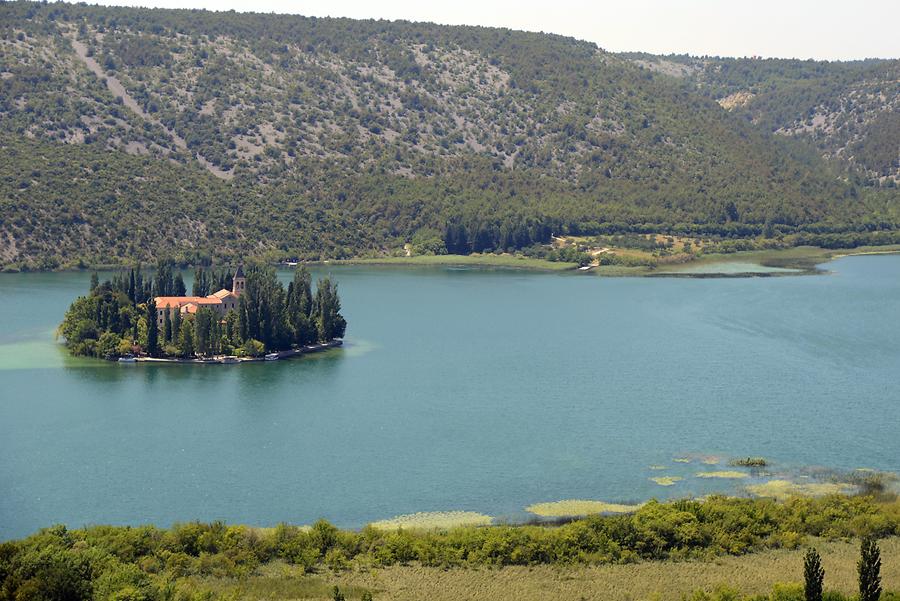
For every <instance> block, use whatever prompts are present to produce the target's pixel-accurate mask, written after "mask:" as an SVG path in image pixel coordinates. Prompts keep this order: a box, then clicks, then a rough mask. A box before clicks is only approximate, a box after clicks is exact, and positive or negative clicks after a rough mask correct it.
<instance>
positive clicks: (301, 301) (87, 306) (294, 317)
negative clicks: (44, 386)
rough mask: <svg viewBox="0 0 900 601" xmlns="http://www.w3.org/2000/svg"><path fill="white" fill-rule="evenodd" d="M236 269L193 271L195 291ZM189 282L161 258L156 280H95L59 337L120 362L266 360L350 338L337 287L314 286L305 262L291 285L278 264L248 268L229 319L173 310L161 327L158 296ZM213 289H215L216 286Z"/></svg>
mask: <svg viewBox="0 0 900 601" xmlns="http://www.w3.org/2000/svg"><path fill="white" fill-rule="evenodd" d="M229 273H231V272H230V271H229V270H220V271H216V270H212V271H211V272H210V271H209V270H204V269H202V268H199V269H198V270H197V271H196V272H195V275H194V284H193V293H194V294H195V295H198V296H205V295H207V294H210V291H211V289H212V287H213V285H212V284H213V283H218V284H219V286H218V287H216V290H219V289H221V288H222V287H226V286H223V285H222V284H223V283H226V282H227V283H228V284H229V286H228V287H230V282H229V279H230V277H229V276H228V274H229ZM186 292H187V291H186V287H185V284H184V281H183V279H182V277H181V273H180V272H177V271H175V270H174V264H173V263H172V261H168V260H162V261H160V262H159V264H158V265H157V266H156V270H155V274H154V276H153V277H152V278H150V277H149V276H148V277H146V278H145V277H144V275H143V274H142V272H141V269H140V267H138V268H137V269H131V270H130V271H129V272H128V273H127V274H125V273H122V274H119V275H117V276H115V277H113V278H112V279H111V280H107V281H105V282H102V283H101V282H99V281H98V280H97V278H96V276H95V277H94V278H92V282H91V289H90V291H89V293H88V294H87V295H86V296H81V297H78V298H77V299H75V301H74V302H73V303H72V305H71V306H70V307H69V310H68V311H66V315H65V318H64V319H63V322H62V324H60V326H59V330H58V332H59V335H61V336H62V337H63V339H64V340H65V344H66V346H67V347H68V348H69V350H71V352H72V353H73V354H75V355H88V356H93V357H100V358H104V359H114V358H116V357H120V356H122V355H131V354H134V355H138V354H146V355H149V356H150V357H178V358H182V359H190V358H194V357H211V356H214V355H237V356H253V357H259V356H262V355H263V354H265V353H266V352H268V351H276V350H287V349H290V348H296V347H301V346H305V345H308V344H312V343H315V342H327V341H330V340H333V339H335V338H343V336H344V332H345V330H346V328H347V322H346V320H345V319H344V317H343V316H342V315H341V313H340V311H341V301H340V298H339V297H338V293H337V284H336V283H334V282H333V281H332V280H331V278H328V277H326V278H323V279H321V280H319V281H318V283H317V284H316V290H315V292H313V290H312V278H311V276H310V273H309V271H308V270H307V269H306V268H305V267H302V266H301V267H298V268H297V269H296V270H295V272H294V278H293V280H292V281H291V282H290V283H289V284H288V287H287V290H285V288H284V286H283V285H282V284H281V282H280V281H278V279H277V278H276V276H275V270H274V268H272V267H267V266H261V265H252V266H249V267H248V268H247V269H246V289H245V291H244V292H243V293H242V294H241V295H240V297H239V298H238V304H237V308H236V309H230V310H229V311H228V312H227V313H225V315H224V317H223V316H222V315H220V314H219V313H218V312H216V311H215V310H214V309H211V308H208V307H201V308H199V309H198V310H197V311H196V313H184V314H183V313H181V312H180V311H177V310H170V311H167V312H166V313H165V315H164V323H163V325H162V327H160V325H159V324H158V320H157V306H156V302H155V297H158V296H183V295H185V294H186ZM213 292H214V291H213Z"/></svg>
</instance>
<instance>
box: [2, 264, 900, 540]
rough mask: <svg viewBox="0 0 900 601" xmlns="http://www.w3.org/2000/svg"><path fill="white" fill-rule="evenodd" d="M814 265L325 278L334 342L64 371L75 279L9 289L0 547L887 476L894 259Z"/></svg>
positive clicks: (82, 276) (893, 445) (82, 283)
mask: <svg viewBox="0 0 900 601" xmlns="http://www.w3.org/2000/svg"><path fill="white" fill-rule="evenodd" d="M826 268H827V269H829V270H830V271H831V272H832V273H830V274H829V275H820V276H786V277H770V278H747V279H743V278H725V279H685V278H600V277H596V276H593V275H590V274H587V275H585V274H579V275H576V274H551V273H527V272H515V271H503V270H477V269H454V268H428V269H415V268H374V267H365V268H351V267H342V268H333V269H330V270H329V271H330V273H332V274H333V275H334V276H335V277H336V278H337V279H338V281H339V283H340V292H341V297H342V299H343V304H344V313H345V315H346V317H347V319H348V321H349V323H350V326H349V329H348V337H347V345H346V348H344V349H341V350H335V351H329V352H328V353H324V354H321V355H318V356H310V357H305V358H302V359H299V360H294V361H282V362H276V363H265V364H252V365H251V364H248V365H230V366H229V365H225V366H223V365H218V366H171V365H169V366H166V365H118V364H113V363H106V362H102V361H92V360H76V359H72V358H69V357H68V356H67V355H66V354H65V352H63V350H62V349H60V348H59V347H58V346H57V345H55V344H54V341H53V336H52V331H53V329H54V327H55V325H56V324H57V323H58V322H59V320H60V319H61V317H62V314H63V312H64V311H65V309H66V307H67V305H68V304H69V302H71V300H72V299H73V298H74V297H75V296H76V295H78V294H82V293H84V291H85V289H86V287H87V286H88V281H89V274H87V273H77V274H72V273H68V274H15V275H0V539H6V538H10V537H18V536H23V535H26V534H28V533H30V532H33V531H35V530H36V529H38V528H40V527H43V526H47V525H50V524H53V523H60V522H61V523H66V524H68V525H69V526H70V527H78V526H82V525H86V524H97V523H112V524H140V523H155V524H158V525H161V526H166V525H169V524H171V523H173V522H176V521H188V520H193V519H200V520H214V519H221V520H225V521H228V522H238V523H246V524H252V525H272V524H275V523H278V522H280V521H286V522H291V523H298V524H304V523H310V522H311V521H313V520H315V519H317V518H319V517H325V518H327V519H329V520H332V521H333V522H335V523H336V524H338V525H341V526H346V527H359V526H362V525H363V524H365V523H367V522H369V521H371V520H376V519H384V518H390V517H393V516H395V515H399V514H406V513H413V512H418V511H447V510H471V511H478V512H481V513H486V514H488V515H491V516H496V517H498V518H501V519H503V518H507V519H522V518H523V517H524V516H525V514H524V512H523V510H524V508H525V507H526V506H528V505H530V504H532V503H536V502H542V501H555V500H561V499H578V498H581V499H599V500H605V501H619V502H628V501H637V500H643V499H646V498H649V497H657V498H668V497H678V496H684V495H689V494H704V493H707V492H710V491H713V490H723V491H729V492H735V491H736V490H738V486H739V483H737V482H732V481H724V480H717V481H710V480H704V479H701V478H697V477H695V474H696V473H697V472H698V471H702V470H709V469H728V468H727V467H724V463H725V461H726V460H727V458H729V457H734V456H747V455H763V456H766V457H768V458H770V459H772V460H773V461H775V462H776V466H777V468H776V469H797V468H801V467H803V466H816V465H820V466H828V467H834V468H842V469H848V470H852V469H855V468H863V467H864V468H873V469H879V470H893V471H895V470H897V469H898V468H900V256H869V257H848V258H845V259H841V260H839V261H836V262H833V263H829V264H828V265H827V266H826ZM318 273H323V271H322V270H319V272H318ZM288 276H289V274H288V273H287V272H285V273H284V277H285V278H287V277H288ZM682 456H687V457H689V458H692V459H694V461H693V462H692V463H675V462H673V458H676V457H682ZM706 456H714V457H718V458H722V464H721V467H719V468H716V467H713V466H709V465H704V464H703V463H702V461H701V460H700V459H699V458H700V457H706ZM651 465H661V466H664V467H665V468H666V469H665V470H659V471H654V470H651V469H650V467H649V466H651ZM660 475H678V476H682V477H684V480H683V481H681V482H678V483H677V484H676V485H675V486H671V487H661V486H658V485H657V484H655V483H653V482H652V481H650V480H649V478H650V477H652V476H660Z"/></svg>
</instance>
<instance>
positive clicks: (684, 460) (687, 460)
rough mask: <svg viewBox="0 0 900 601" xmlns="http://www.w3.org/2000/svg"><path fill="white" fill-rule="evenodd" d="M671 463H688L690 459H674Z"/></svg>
mask: <svg viewBox="0 0 900 601" xmlns="http://www.w3.org/2000/svg"><path fill="white" fill-rule="evenodd" d="M672 461H674V462H675V463H690V462H691V458H690V457H675V458H673V459H672Z"/></svg>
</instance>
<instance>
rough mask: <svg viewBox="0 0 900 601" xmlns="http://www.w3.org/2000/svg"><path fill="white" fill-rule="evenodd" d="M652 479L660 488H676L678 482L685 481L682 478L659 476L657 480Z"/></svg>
mask: <svg viewBox="0 0 900 601" xmlns="http://www.w3.org/2000/svg"><path fill="white" fill-rule="evenodd" d="M650 479H651V480H652V481H653V482H656V483H657V484H659V485H660V486H674V485H675V483H676V482H680V481H681V480H684V478H682V477H681V476H657V477H656V478H650Z"/></svg>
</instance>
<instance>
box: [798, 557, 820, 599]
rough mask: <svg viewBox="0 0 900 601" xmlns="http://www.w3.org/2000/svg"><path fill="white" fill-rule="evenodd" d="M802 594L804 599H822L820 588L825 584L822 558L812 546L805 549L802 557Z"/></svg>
mask: <svg viewBox="0 0 900 601" xmlns="http://www.w3.org/2000/svg"><path fill="white" fill-rule="evenodd" d="M803 580H804V583H803V584H804V586H803V594H804V596H805V599H806V601H822V589H823V586H824V584H825V568H823V567H822V558H821V557H820V556H819V552H818V551H816V550H815V549H813V548H810V549H808V550H807V551H806V556H805V557H804V558H803Z"/></svg>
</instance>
